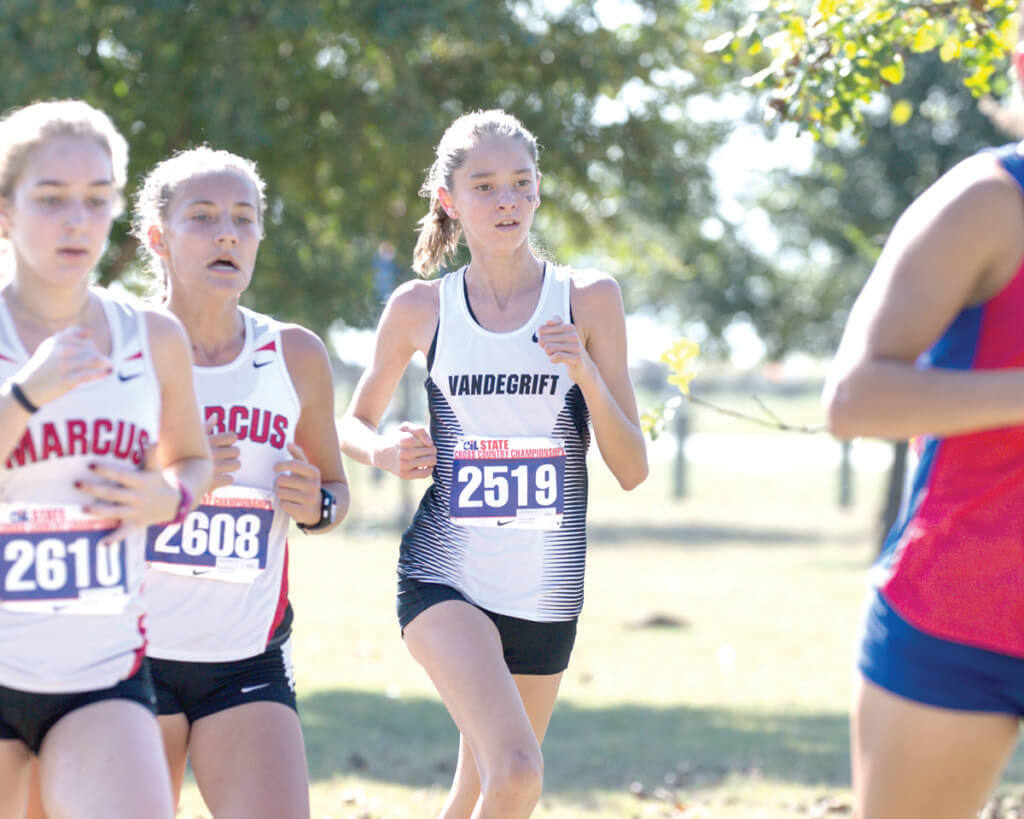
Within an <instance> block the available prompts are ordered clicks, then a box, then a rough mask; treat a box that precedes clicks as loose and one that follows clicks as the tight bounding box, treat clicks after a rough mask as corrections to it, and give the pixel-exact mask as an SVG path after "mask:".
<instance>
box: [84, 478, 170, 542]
mask: <svg viewBox="0 0 1024 819" xmlns="http://www.w3.org/2000/svg"><path fill="white" fill-rule="evenodd" d="M89 469H90V470H91V472H92V475H93V477H92V478H90V479H89V480H85V481H75V488H76V489H80V490H81V491H82V492H85V493H86V494H88V495H90V496H92V498H94V500H91V501H89V502H88V503H86V504H85V505H84V506H83V509H84V510H85V511H86V512H88V513H89V514H90V515H98V516H100V517H109V518H117V519H118V520H119V521H120V525H119V526H118V528H117V529H115V530H114V531H113V532H111V533H110V534H109V535H106V536H105V537H104V538H103V540H102V541H101V542H102V543H104V544H111V543H114V542H116V541H118V540H123V539H124V538H126V537H128V536H129V535H131V534H134V533H135V532H137V531H139V530H145V528H146V527H147V526H152V525H153V524H156V523H167V522H168V521H170V520H174V517H175V515H177V513H178V506H179V505H180V503H181V492H180V490H179V489H178V487H177V486H175V485H174V484H171V483H169V482H168V480H167V478H166V477H165V476H164V474H163V473H162V472H159V471H157V470H155V469H148V468H144V469H137V468H135V467H130V466H123V465H121V464H90V466H89Z"/></svg>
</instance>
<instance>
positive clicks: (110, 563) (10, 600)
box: [0, 503, 131, 614]
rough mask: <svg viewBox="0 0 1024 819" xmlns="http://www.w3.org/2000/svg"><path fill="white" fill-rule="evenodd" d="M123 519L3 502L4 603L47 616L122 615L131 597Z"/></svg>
mask: <svg viewBox="0 0 1024 819" xmlns="http://www.w3.org/2000/svg"><path fill="white" fill-rule="evenodd" d="M117 526H118V521H117V520H116V519H114V518H100V517H96V516H94V515H89V514H86V513H85V512H84V511H82V507H80V506H46V505H43V504H13V503H3V504H0V605H2V606H3V607H4V608H5V609H7V610H9V611H16V612H36V613H43V614H117V613H119V612H121V611H124V608H125V606H126V605H127V604H128V602H129V600H130V599H131V596H130V595H129V593H128V586H127V580H126V578H127V569H126V565H125V544H124V541H117V542H115V543H112V544H110V545H109V546H101V545H100V543H99V541H100V538H102V537H103V536H104V535H107V534H109V533H110V532H112V531H114V529H116V528H117Z"/></svg>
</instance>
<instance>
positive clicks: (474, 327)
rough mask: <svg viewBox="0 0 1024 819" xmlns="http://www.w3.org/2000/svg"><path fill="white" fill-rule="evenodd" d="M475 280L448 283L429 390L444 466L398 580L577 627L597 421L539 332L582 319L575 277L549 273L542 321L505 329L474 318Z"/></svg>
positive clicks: (405, 548)
mask: <svg viewBox="0 0 1024 819" xmlns="http://www.w3.org/2000/svg"><path fill="white" fill-rule="evenodd" d="M465 274H466V271H465V268H463V269H461V270H458V271H455V272H453V273H449V274H448V275H447V276H446V277H445V278H444V279H442V281H441V283H440V317H439V321H438V329H437V337H436V339H435V343H434V346H433V349H432V360H428V377H427V380H426V385H425V386H426V388H427V400H428V406H429V409H430V433H431V436H432V438H433V440H434V444H435V446H436V447H437V464H436V466H435V467H434V472H433V484H432V485H431V487H430V488H429V489H428V490H427V492H426V494H425V495H424V497H423V500H422V501H421V502H420V506H419V509H418V510H417V512H416V515H415V517H414V518H413V522H412V524H411V525H410V527H409V528H408V529H407V530H406V532H405V534H404V535H403V537H402V549H401V557H400V560H399V567H398V573H399V576H401V577H409V578H413V579H416V580H420V581H423V582H428V583H444V584H446V585H449V586H453V587H454V588H456V589H458V590H459V591H460V592H462V593H463V594H464V595H465V596H466V597H467V598H468V599H470V600H472V601H473V602H474V603H476V604H477V605H480V606H482V607H483V608H485V609H488V610H489V611H493V612H497V613H499V614H506V615H509V616H512V617H519V618H522V619H526V620H535V621H541V622H544V621H558V620H570V619H572V618H573V617H576V616H577V615H578V614H579V612H580V609H581V607H582V605H583V572H584V560H585V555H586V513H587V470H586V454H587V447H588V445H589V443H590V433H589V430H588V426H587V424H588V421H589V414H588V412H587V407H586V402H585V401H584V400H583V394H582V392H581V391H580V389H579V387H577V386H576V385H575V384H574V383H573V382H572V381H571V380H570V378H569V375H568V371H567V369H566V367H565V365H564V364H552V363H551V362H550V360H549V359H548V357H547V354H546V353H545V352H544V351H543V349H541V347H540V345H539V344H538V343H537V342H536V330H537V328H539V327H540V326H541V325H542V324H544V323H545V322H546V321H548V319H550V318H552V317H554V316H561V317H562V319H563V321H568V320H569V319H570V298H569V297H570V287H571V274H570V271H569V270H568V269H567V268H562V267H555V266H553V265H546V266H545V271H544V283H543V285H542V287H541V293H540V298H539V299H538V302H537V307H536V309H535V310H534V313H533V315H532V316H531V317H530V318H529V319H528V320H527V321H526V323H525V324H523V326H522V327H520V328H519V329H518V330H513V331H511V332H501V333H498V332H491V331H489V330H486V329H484V328H483V327H481V326H480V325H479V324H478V323H477V321H476V320H475V319H474V318H473V316H472V314H471V312H470V309H469V303H468V300H467V296H466V287H465Z"/></svg>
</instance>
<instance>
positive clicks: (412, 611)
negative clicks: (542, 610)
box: [398, 577, 577, 674]
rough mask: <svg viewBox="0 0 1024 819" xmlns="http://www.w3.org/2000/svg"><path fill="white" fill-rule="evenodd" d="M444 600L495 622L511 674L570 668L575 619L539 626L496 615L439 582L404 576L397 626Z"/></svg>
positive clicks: (552, 671)
mask: <svg viewBox="0 0 1024 819" xmlns="http://www.w3.org/2000/svg"><path fill="white" fill-rule="evenodd" d="M445 600H462V601H463V602H465V603H469V605H471V606H474V607H476V608H478V609H480V611H482V612H483V613H484V614H486V615H487V616H488V617H490V618H491V620H492V621H493V622H494V625H496V626H497V627H498V634H499V635H500V636H501V648H502V651H504V653H505V663H506V664H507V665H508V670H509V671H510V672H511V673H513V674H558V673H560V672H562V671H565V669H566V668H568V667H569V655H570V654H572V647H573V644H574V643H575V642H576V620H577V618H575V617H574V618H573V619H572V620H559V621H557V622H554V623H540V622H537V621H535V620H522V619H520V618H518V617H509V616H508V615H506V614H497V613H495V612H493V611H488V610H487V609H485V608H481V607H480V606H477V605H476V604H475V603H473V602H472V601H470V600H467V599H466V597H465V596H464V595H463V594H462V593H461V592H459V591H458V590H456V589H453V588H452V587H451V586H445V585H443V584H441V583H422V582H420V581H419V580H411V579H409V578H407V577H403V578H400V579H399V581H398V623H399V625H400V626H401V627H402V630H403V631H404V630H405V627H406V626H407V625H409V623H411V622H412V621H413V619H414V618H415V617H416V616H417V615H419V614H422V613H423V612H424V611H426V610H427V609H429V608H430V607H431V606H433V605H435V604H437V603H442V602H444V601H445Z"/></svg>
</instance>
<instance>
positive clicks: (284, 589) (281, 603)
mask: <svg viewBox="0 0 1024 819" xmlns="http://www.w3.org/2000/svg"><path fill="white" fill-rule="evenodd" d="M287 610H288V541H287V540H286V541H285V542H284V565H283V566H282V567H281V593H280V594H279V595H278V597H277V609H276V610H275V611H274V620H273V622H272V623H271V624H270V631H269V632H267V643H268V644H269V643H270V638H271V637H273V636H274V632H275V631H277V627H278V626H279V625H281V621H282V620H284V613H285V611H287Z"/></svg>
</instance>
